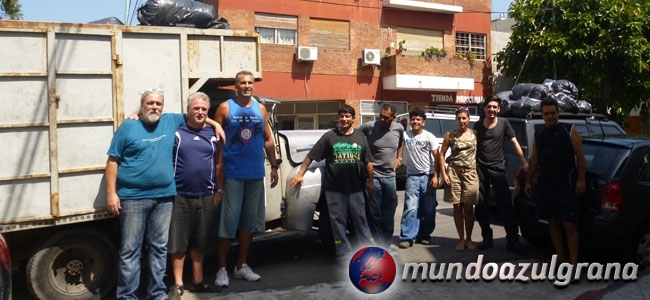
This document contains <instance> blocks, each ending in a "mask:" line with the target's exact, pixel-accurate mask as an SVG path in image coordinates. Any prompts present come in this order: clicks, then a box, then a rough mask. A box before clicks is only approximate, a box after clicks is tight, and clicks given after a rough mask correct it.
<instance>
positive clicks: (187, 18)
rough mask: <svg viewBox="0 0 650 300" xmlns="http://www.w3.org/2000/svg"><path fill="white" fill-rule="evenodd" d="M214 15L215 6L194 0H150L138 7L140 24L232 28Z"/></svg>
mask: <svg viewBox="0 0 650 300" xmlns="http://www.w3.org/2000/svg"><path fill="white" fill-rule="evenodd" d="M214 16H215V11H214V6H212V5H209V4H205V3H202V2H199V1H194V0H148V1H147V2H145V4H143V5H142V6H140V8H138V21H140V25H153V26H188V27H196V28H221V29H230V24H228V21H227V20H226V19H223V18H220V19H217V20H215V19H214Z"/></svg>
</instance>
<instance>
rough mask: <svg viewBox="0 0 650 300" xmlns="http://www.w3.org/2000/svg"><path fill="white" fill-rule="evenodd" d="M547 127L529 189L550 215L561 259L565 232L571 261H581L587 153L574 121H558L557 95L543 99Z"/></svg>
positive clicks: (532, 165)
mask: <svg viewBox="0 0 650 300" xmlns="http://www.w3.org/2000/svg"><path fill="white" fill-rule="evenodd" d="M541 106H542V117H543V118H544V125H546V126H545V127H544V128H543V129H541V130H540V131H539V132H537V134H535V142H534V143H533V154H532V156H531V157H530V174H535V171H537V170H539V175H538V176H537V184H536V186H535V192H534V193H533V192H532V188H531V187H532V176H528V177H527V178H526V187H525V189H524V190H525V192H526V195H527V196H528V197H531V196H533V194H534V197H531V198H533V199H535V202H537V207H538V212H539V214H540V216H541V217H545V218H548V220H549V230H550V234H551V240H552V241H553V248H555V253H557V256H558V259H559V260H560V262H566V258H565V257H566V256H565V254H564V237H563V233H564V235H566V241H567V246H568V248H569V262H570V263H571V264H572V265H573V266H574V267H575V266H577V264H578V241H579V236H578V227H577V225H576V222H577V213H578V197H580V196H581V195H582V194H584V192H585V189H586V184H585V169H586V163H585V156H584V153H583V151H582V141H581V140H580V134H579V133H578V130H577V129H576V128H575V127H574V126H573V125H571V124H566V123H560V122H558V116H559V113H558V112H559V107H558V104H557V101H556V100H554V99H544V100H542V103H541Z"/></svg>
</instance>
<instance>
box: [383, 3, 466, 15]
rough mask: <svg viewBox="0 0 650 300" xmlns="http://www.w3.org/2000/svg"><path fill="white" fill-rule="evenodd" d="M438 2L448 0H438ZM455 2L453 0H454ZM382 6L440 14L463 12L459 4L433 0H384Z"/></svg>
mask: <svg viewBox="0 0 650 300" xmlns="http://www.w3.org/2000/svg"><path fill="white" fill-rule="evenodd" d="M439 2H450V1H445V0H440V1H439ZM454 2H455V1H454ZM383 4H384V7H390V8H395V9H402V10H408V11H422V12H433V13H441V14H456V13H461V12H463V7H462V6H459V5H452V4H444V3H434V1H416V0H384V3H383Z"/></svg>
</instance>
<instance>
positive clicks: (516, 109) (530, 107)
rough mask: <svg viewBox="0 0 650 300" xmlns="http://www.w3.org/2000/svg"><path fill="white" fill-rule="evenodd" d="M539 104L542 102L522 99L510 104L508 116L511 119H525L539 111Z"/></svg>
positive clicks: (528, 98)
mask: <svg viewBox="0 0 650 300" xmlns="http://www.w3.org/2000/svg"><path fill="white" fill-rule="evenodd" d="M541 102H542V101H540V100H537V99H534V98H530V97H522V98H521V99H520V100H517V101H512V102H511V103H510V114H511V115H512V116H513V117H517V118H526V117H528V115H529V114H531V113H533V112H539V111H541V106H540V103H541Z"/></svg>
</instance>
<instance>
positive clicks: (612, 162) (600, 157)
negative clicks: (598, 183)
mask: <svg viewBox="0 0 650 300" xmlns="http://www.w3.org/2000/svg"><path fill="white" fill-rule="evenodd" d="M582 148H583V151H584V154H585V162H586V164H587V171H589V172H593V173H597V174H599V175H600V177H601V178H612V177H614V174H615V173H616V171H617V170H618V169H619V166H620V165H621V164H622V163H623V161H624V160H625V159H626V158H627V157H628V156H629V155H630V149H627V148H620V147H615V146H612V145H606V144H597V143H584V144H583V145H582Z"/></svg>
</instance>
